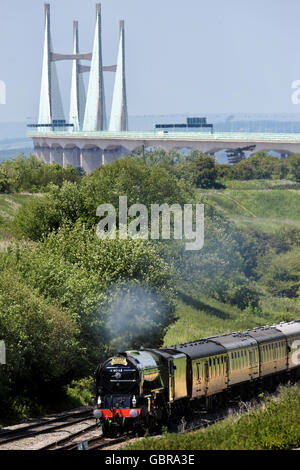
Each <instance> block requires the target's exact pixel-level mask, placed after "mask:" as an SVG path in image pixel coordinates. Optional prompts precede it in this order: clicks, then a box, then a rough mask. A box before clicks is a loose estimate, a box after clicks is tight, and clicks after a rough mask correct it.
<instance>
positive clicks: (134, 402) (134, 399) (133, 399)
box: [132, 395, 136, 408]
mask: <svg viewBox="0 0 300 470" xmlns="http://www.w3.org/2000/svg"><path fill="white" fill-rule="evenodd" d="M132 406H133V408H135V407H136V398H135V395H133V397H132Z"/></svg>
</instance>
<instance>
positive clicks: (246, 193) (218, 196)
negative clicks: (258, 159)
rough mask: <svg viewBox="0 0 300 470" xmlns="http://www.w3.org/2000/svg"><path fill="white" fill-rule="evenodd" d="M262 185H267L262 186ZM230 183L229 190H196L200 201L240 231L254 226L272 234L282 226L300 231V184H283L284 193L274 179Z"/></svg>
mask: <svg viewBox="0 0 300 470" xmlns="http://www.w3.org/2000/svg"><path fill="white" fill-rule="evenodd" d="M280 181H281V180H280ZM258 182H259V184H260V185H261V186H259V185H258ZM262 182H264V185H267V184H270V186H269V187H268V186H262ZM231 183H232V184H231V185H230V188H232V189H225V190H213V191H212V190H207V191H202V190H199V194H201V196H202V198H201V199H202V200H204V203H205V201H207V202H210V203H212V204H213V205H214V206H215V207H216V208H217V209H218V210H219V211H220V212H221V213H223V214H224V215H226V216H227V217H229V218H230V219H231V220H232V221H233V222H234V223H235V224H236V225H237V226H238V227H241V228H243V227H249V226H254V227H256V228H259V229H261V230H262V231H263V232H271V233H272V232H273V233H274V232H276V231H277V230H278V229H280V228H282V227H285V226H291V227H295V228H299V229H300V184H299V185H297V184H293V185H292V184H291V183H292V182H285V187H284V190H283V189H278V185H276V184H275V183H276V181H273V180H270V181H268V180H257V181H255V180H253V181H232V182H231ZM254 183H256V184H254ZM281 183H282V181H281ZM266 187H268V189H266ZM291 187H293V189H291ZM297 188H298V189H297Z"/></svg>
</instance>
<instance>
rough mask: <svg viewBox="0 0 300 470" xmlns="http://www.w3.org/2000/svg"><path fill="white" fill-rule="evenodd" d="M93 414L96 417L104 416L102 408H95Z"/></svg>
mask: <svg viewBox="0 0 300 470" xmlns="http://www.w3.org/2000/svg"><path fill="white" fill-rule="evenodd" d="M93 415H94V417H95V418H96V419H100V418H102V411H101V410H94V411H93Z"/></svg>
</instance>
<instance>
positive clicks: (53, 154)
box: [50, 147, 63, 166]
mask: <svg viewBox="0 0 300 470" xmlns="http://www.w3.org/2000/svg"><path fill="white" fill-rule="evenodd" d="M50 163H58V164H59V165H61V166H63V149H62V147H52V148H51V150H50Z"/></svg>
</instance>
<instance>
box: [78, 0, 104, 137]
mask: <svg viewBox="0 0 300 470" xmlns="http://www.w3.org/2000/svg"><path fill="white" fill-rule="evenodd" d="M101 33H102V28H101V5H100V4H99V3H98V4H96V30H95V39H94V47H93V53H92V61H91V68H90V77H89V86H88V93H87V100H86V107H85V115H84V121H83V130H84V131H102V130H105V129H106V111H105V95H104V80H103V65H102V41H101Z"/></svg>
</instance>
